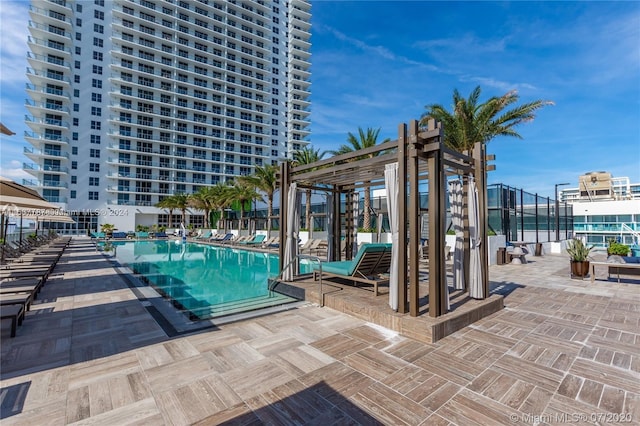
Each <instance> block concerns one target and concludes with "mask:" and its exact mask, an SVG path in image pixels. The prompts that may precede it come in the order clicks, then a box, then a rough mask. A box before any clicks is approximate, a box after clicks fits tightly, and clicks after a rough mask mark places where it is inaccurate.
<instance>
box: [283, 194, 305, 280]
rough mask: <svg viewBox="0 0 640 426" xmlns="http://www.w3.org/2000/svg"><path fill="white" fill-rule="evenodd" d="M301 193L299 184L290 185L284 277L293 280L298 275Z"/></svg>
mask: <svg viewBox="0 0 640 426" xmlns="http://www.w3.org/2000/svg"><path fill="white" fill-rule="evenodd" d="M300 198H301V197H300V194H299V193H298V185H297V184H296V183H295V182H294V183H292V184H291V186H290V187H289V194H288V199H287V241H286V244H285V246H284V269H283V271H282V279H283V280H284V281H292V280H293V277H294V276H295V275H296V272H297V271H296V269H297V268H296V265H297V264H298V263H297V261H296V262H295V264H294V262H293V260H294V259H295V258H296V256H297V255H298V232H299V230H300Z"/></svg>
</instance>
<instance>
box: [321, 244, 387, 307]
mask: <svg viewBox="0 0 640 426" xmlns="http://www.w3.org/2000/svg"><path fill="white" fill-rule="evenodd" d="M390 265H391V244H380V243H376V244H365V245H363V246H362V247H360V250H358V253H357V254H356V257H355V258H353V260H345V261H336V262H322V263H321V264H320V265H313V269H314V271H313V279H314V280H317V279H318V278H319V277H320V267H322V277H323V278H324V277H325V276H326V277H334V278H343V279H346V280H349V281H353V282H354V285H356V286H357V283H365V284H371V285H373V292H374V294H375V295H376V296H377V295H378V286H379V285H380V284H388V283H389V278H388V277H381V276H380V274H384V273H386V272H388V271H389V267H390Z"/></svg>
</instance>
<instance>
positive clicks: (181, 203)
mask: <svg viewBox="0 0 640 426" xmlns="http://www.w3.org/2000/svg"><path fill="white" fill-rule="evenodd" d="M171 198H173V203H174V206H175V208H176V209H178V210H180V211H181V212H182V219H181V222H182V224H183V225H185V226H186V220H187V207H189V196H188V195H187V194H173V195H172V196H171Z"/></svg>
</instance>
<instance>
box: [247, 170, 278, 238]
mask: <svg viewBox="0 0 640 426" xmlns="http://www.w3.org/2000/svg"><path fill="white" fill-rule="evenodd" d="M239 179H242V180H244V181H245V182H247V183H249V184H250V185H253V186H254V187H255V188H257V189H258V190H260V191H262V192H264V193H265V194H266V195H267V233H268V234H271V216H272V215H273V194H274V192H275V191H276V185H277V184H278V166H275V165H273V164H270V165H266V166H264V167H256V169H255V172H254V174H253V175H250V176H243V177H241V178H239Z"/></svg>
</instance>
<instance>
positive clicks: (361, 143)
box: [330, 127, 388, 230]
mask: <svg viewBox="0 0 640 426" xmlns="http://www.w3.org/2000/svg"><path fill="white" fill-rule="evenodd" d="M378 134H380V129H377V130H374V129H372V128H367V131H366V133H365V132H364V131H363V130H362V128H360V127H358V136H356V135H354V134H353V133H351V132H349V134H348V136H347V144H343V145H341V146H340V148H338V150H337V151H330V152H331V154H333V155H339V154H346V153H349V152H356V151H361V150H363V149H366V148H371V147H372V146H375V145H377V143H378ZM387 141H388V139H385V140H384V141H382V142H383V143H384V142H387ZM378 154H379V152H375V153H372V154H368V155H365V156H363V157H361V158H373V157H375V156H377V155H378ZM367 183H368V182H367ZM362 222H363V223H362V227H363V228H365V229H366V230H369V229H371V191H370V190H369V186H368V185H366V186H365V190H364V217H363V220H362Z"/></svg>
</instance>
